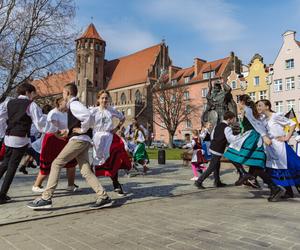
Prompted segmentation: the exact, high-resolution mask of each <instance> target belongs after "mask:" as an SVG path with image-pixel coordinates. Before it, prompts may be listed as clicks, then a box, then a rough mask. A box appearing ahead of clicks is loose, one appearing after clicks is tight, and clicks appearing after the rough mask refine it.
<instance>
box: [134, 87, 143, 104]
mask: <svg viewBox="0 0 300 250" xmlns="http://www.w3.org/2000/svg"><path fill="white" fill-rule="evenodd" d="M135 101H136V102H142V94H141V92H140V91H139V90H137V91H136V92H135Z"/></svg>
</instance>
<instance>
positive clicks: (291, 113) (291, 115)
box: [284, 108, 299, 132]
mask: <svg viewBox="0 0 300 250" xmlns="http://www.w3.org/2000/svg"><path fill="white" fill-rule="evenodd" d="M285 117H286V118H288V119H290V120H291V121H293V122H295V123H296V128H298V127H299V122H298V120H297V116H296V114H295V111H294V109H293V108H292V109H291V110H290V111H289V112H287V113H286V114H285ZM284 130H285V131H286V132H288V131H289V130H290V126H285V128H284Z"/></svg>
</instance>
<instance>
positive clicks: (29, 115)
mask: <svg viewBox="0 0 300 250" xmlns="http://www.w3.org/2000/svg"><path fill="white" fill-rule="evenodd" d="M17 93H18V98H16V99H12V100H9V101H8V102H7V103H6V105H4V106H3V107H2V109H1V111H0V118H1V119H6V120H7V128H6V134H5V137H4V144H5V147H6V153H5V156H4V160H3V162H2V164H1V165H0V178H2V177H3V175H4V173H6V174H5V178H4V180H3V183H2V187H1V190H0V204H4V203H6V202H8V201H9V200H10V197H8V196H7V192H8V190H9V187H10V185H11V183H12V181H13V178H14V176H15V174H16V170H17V168H18V166H19V163H20V161H21V159H22V157H23V156H24V154H25V151H26V149H27V147H28V145H29V144H30V127H31V124H32V122H33V123H34V124H35V126H36V127H37V129H38V130H39V131H42V129H43V127H44V126H45V124H46V117H45V116H43V113H42V110H41V108H40V107H39V106H38V105H37V104H36V103H35V102H33V99H34V98H35V96H36V89H35V87H34V86H33V85H31V84H29V83H23V84H21V85H20V86H19V87H18V88H17Z"/></svg>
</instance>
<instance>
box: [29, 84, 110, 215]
mask: <svg viewBox="0 0 300 250" xmlns="http://www.w3.org/2000/svg"><path fill="white" fill-rule="evenodd" d="M77 94H78V90H77V87H76V85H75V84H73V83H70V84H67V85H65V86H64V88H63V98H64V101H66V102H67V107H68V130H61V131H60V135H61V136H64V137H66V136H68V137H69V141H68V142H67V144H66V145H65V147H64V148H63V150H62V151H61V152H60V153H59V154H58V156H57V157H56V158H55V160H54V161H53V162H52V164H51V171H50V175H49V178H48V183H47V187H46V189H45V191H44V192H43V194H42V197H41V198H37V199H35V200H34V201H32V202H29V203H28V204H27V207H29V208H31V209H35V210H37V209H48V208H51V207H52V197H53V195H54V192H55V189H56V187H57V184H58V180H59V175H60V170H61V169H62V168H63V167H64V166H65V165H66V164H67V163H68V162H70V161H71V160H73V159H74V158H75V159H76V161H77V163H78V166H79V169H80V173H81V175H82V176H83V177H84V178H85V180H86V182H87V183H88V184H89V185H90V186H91V188H92V189H93V190H94V192H95V193H96V196H97V199H96V202H95V203H93V204H91V205H90V208H91V209H98V208H103V207H108V206H111V205H112V200H111V199H110V198H109V196H108V195H107V193H106V191H105V189H104V188H103V187H102V185H101V183H100V182H99V180H98V179H97V177H96V176H95V175H94V173H93V172H92V169H91V166H90V163H89V148H90V147H91V145H92V130H91V129H90V128H91V126H92V116H91V113H90V112H89V110H88V109H87V108H86V107H85V106H84V105H83V104H82V103H81V102H79V100H78V98H77V97H76V96H77Z"/></svg>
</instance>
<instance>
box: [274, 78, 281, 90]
mask: <svg viewBox="0 0 300 250" xmlns="http://www.w3.org/2000/svg"><path fill="white" fill-rule="evenodd" d="M274 91H275V92H278V91H282V79H278V80H275V81H274Z"/></svg>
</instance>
